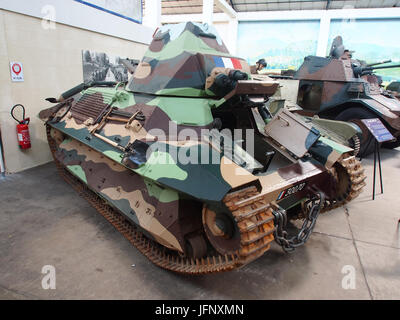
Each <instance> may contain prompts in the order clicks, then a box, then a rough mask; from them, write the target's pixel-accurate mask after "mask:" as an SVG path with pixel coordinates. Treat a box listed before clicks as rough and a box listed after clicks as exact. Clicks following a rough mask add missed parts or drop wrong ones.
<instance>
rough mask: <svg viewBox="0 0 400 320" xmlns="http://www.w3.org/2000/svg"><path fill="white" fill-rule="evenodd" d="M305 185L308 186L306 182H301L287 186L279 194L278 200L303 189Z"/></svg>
mask: <svg viewBox="0 0 400 320" xmlns="http://www.w3.org/2000/svg"><path fill="white" fill-rule="evenodd" d="M305 186H306V183H305V182H302V183H300V184H298V185H295V186H293V187H290V188H287V189H285V190H282V191H281V192H280V193H279V195H278V199H276V200H281V199H283V198H285V197H288V196H290V195H292V194H295V193H296V192H298V191H301V190H303V189H304V187H305Z"/></svg>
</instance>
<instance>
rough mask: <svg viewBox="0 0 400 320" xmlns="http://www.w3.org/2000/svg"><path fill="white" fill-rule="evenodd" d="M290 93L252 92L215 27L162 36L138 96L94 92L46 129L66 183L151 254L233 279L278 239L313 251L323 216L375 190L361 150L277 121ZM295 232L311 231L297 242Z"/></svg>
mask: <svg viewBox="0 0 400 320" xmlns="http://www.w3.org/2000/svg"><path fill="white" fill-rule="evenodd" d="M277 87H278V83H277V82H275V81H255V80H252V79H251V76H250V70H249V66H248V64H247V63H246V62H245V61H244V60H243V59H240V58H236V57H233V56H231V55H230V54H229V52H228V50H227V49H226V47H225V45H224V43H223V42H222V40H221V39H220V37H219V36H218V35H217V34H216V32H215V30H214V29H213V27H210V26H208V25H207V24H204V25H203V24H197V23H191V22H188V23H183V24H177V25H167V26H163V27H162V28H161V29H159V30H158V31H157V32H156V33H155V35H154V38H153V41H152V42H151V44H150V46H149V48H148V50H147V52H146V54H145V56H144V57H143V59H142V61H141V62H140V63H139V65H138V66H137V68H136V69H135V72H134V75H133V76H132V77H131V79H130V80H129V82H128V83H126V82H120V83H118V84H117V83H112V82H92V83H84V84H80V85H78V86H76V87H74V88H72V89H70V90H68V91H67V92H65V93H63V94H62V95H61V96H60V97H59V98H58V99H55V98H50V99H48V101H50V102H55V103H57V104H56V105H55V106H53V107H50V108H47V109H45V110H43V111H41V113H40V114H39V117H40V118H41V119H43V120H44V121H46V130H47V136H48V142H49V145H50V149H51V151H52V154H53V156H54V160H55V162H56V164H57V166H58V169H59V172H60V174H61V175H62V176H63V177H64V179H65V180H66V181H67V182H69V183H70V184H71V185H72V186H73V187H74V188H75V189H76V190H77V191H78V192H79V193H80V194H81V195H82V196H84V197H85V198H86V199H87V200H88V201H89V202H90V203H91V204H92V205H93V206H94V207H95V208H96V209H97V210H98V211H99V212H100V213H101V214H102V215H103V216H104V217H105V218H106V219H108V221H110V222H111V223H112V224H113V225H114V226H115V227H116V228H117V229H118V230H119V231H120V232H121V233H122V234H123V235H124V236H125V237H126V238H127V239H128V240H129V241H130V242H131V243H132V244H133V245H134V246H135V247H136V248H137V249H138V250H139V251H140V252H141V253H143V254H144V255H146V256H147V257H148V258H149V259H150V260H151V261H152V262H153V263H155V264H156V265H158V266H160V267H163V268H165V269H168V270H172V271H175V272H180V273H188V274H203V273H211V272H220V271H227V270H232V269H234V268H237V267H240V266H243V265H245V264H247V263H249V262H251V261H253V260H255V259H257V258H259V257H260V256H261V255H263V254H264V253H265V252H266V251H267V250H268V249H269V248H270V244H271V242H272V241H273V240H274V239H275V240H276V241H277V242H278V243H279V244H280V245H281V246H282V247H283V248H284V249H285V250H287V251H291V250H293V249H294V248H296V247H298V246H300V245H302V244H304V243H305V242H306V241H307V239H308V237H309V236H310V234H311V232H312V230H313V227H314V225H315V222H316V219H317V218H318V215H319V213H320V212H321V211H328V210H330V209H332V208H334V207H337V206H340V205H343V204H344V203H346V202H347V201H350V200H352V199H354V198H355V197H357V196H358V195H359V193H360V192H361V191H362V188H363V186H364V184H365V183H364V179H365V176H364V173H363V169H362V167H361V165H360V163H359V162H358V161H357V160H356V159H355V157H354V156H353V155H352V152H353V150H352V149H351V148H348V147H346V146H343V145H341V144H338V143H336V142H334V141H332V140H330V139H327V138H325V137H322V136H321V134H320V132H319V131H318V130H316V129H315V128H313V127H312V126H311V125H309V124H307V123H305V122H304V121H303V120H302V119H301V118H300V117H298V116H296V115H294V114H292V113H291V112H289V111H288V110H287V109H286V108H282V109H280V110H279V111H278V112H277V113H276V114H275V115H271V114H270V113H269V111H268V109H267V106H266V101H267V100H268V97H269V96H271V95H272V94H274V92H275V90H276V89H277ZM266 122H267V123H268V124H267V125H266V124H265V123H266ZM235 129H250V130H247V131H240V132H239V133H240V134H239V135H237V136H236V135H235V132H236V131H235ZM248 133H250V134H249V135H248ZM253 133H254V134H253ZM253 137H254V141H252V138H253ZM241 140H244V141H243V143H241ZM252 146H253V147H254V154H253V152H251V151H249V150H250V149H251V147H252ZM289 219H301V220H302V221H303V223H302V226H301V228H300V229H299V230H297V232H295V233H294V234H291V233H290V232H289V234H288V226H287V221H288V220H289Z"/></svg>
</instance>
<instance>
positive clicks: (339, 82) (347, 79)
mask: <svg viewBox="0 0 400 320" xmlns="http://www.w3.org/2000/svg"><path fill="white" fill-rule="evenodd" d="M395 67H400V65H383V66H382V65H381V63H376V64H370V65H367V64H366V63H365V62H364V61H361V60H355V59H352V57H351V52H350V51H349V50H346V49H345V48H344V46H343V41H342V38H341V37H340V36H338V37H336V38H335V39H334V41H333V43H332V47H331V50H330V54H329V56H328V57H326V58H324V57H318V56H307V57H305V58H304V62H303V64H302V65H301V66H300V68H299V69H298V70H297V72H296V73H295V75H294V77H293V79H294V80H293V79H291V78H290V77H284V78H282V77H279V76H273V75H272V77H274V78H281V79H280V80H279V82H280V84H281V85H282V86H287V87H289V88H290V89H289V90H286V92H287V94H288V96H287V97H286V98H287V99H293V95H294V99H295V100H292V101H293V102H296V103H297V104H298V105H299V106H300V107H301V108H302V109H303V110H300V111H298V112H299V113H301V114H303V115H307V116H313V115H318V116H319V117H321V118H327V119H335V120H342V121H350V122H353V123H355V124H357V126H358V127H359V128H360V129H361V131H362V134H361V135H360V140H361V151H360V154H361V155H362V156H365V155H367V154H369V153H371V152H372V151H373V150H374V143H373V142H371V141H372V139H373V138H372V135H371V134H370V133H369V131H368V130H367V128H366V127H365V126H364V124H363V123H362V122H361V119H367V118H379V119H381V121H382V122H383V123H384V124H385V126H386V127H387V128H388V129H389V131H390V132H391V133H392V135H393V136H394V137H396V138H397V137H399V136H400V102H399V101H397V100H396V99H394V97H393V96H391V95H390V94H388V93H387V92H385V91H383V90H382V89H381V88H380V82H381V81H380V79H379V77H377V76H376V75H375V74H373V71H374V70H377V69H385V68H395ZM290 90H291V92H289V91H290ZM399 145H400V139H397V141H396V142H390V143H386V144H385V145H384V146H386V147H389V148H394V147H398V146H399Z"/></svg>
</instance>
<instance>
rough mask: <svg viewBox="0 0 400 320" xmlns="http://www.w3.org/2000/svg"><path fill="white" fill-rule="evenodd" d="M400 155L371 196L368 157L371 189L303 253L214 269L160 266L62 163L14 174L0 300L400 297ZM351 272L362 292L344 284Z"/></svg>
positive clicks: (5, 186)
mask: <svg viewBox="0 0 400 320" xmlns="http://www.w3.org/2000/svg"><path fill="white" fill-rule="evenodd" d="M399 160H400V150H399V149H397V150H385V149H383V150H382V164H383V178H384V187H385V190H384V194H383V195H377V197H376V200H375V201H371V193H372V171H373V156H369V157H368V158H366V159H364V160H363V165H364V167H365V168H366V171H367V175H368V178H367V187H366V189H365V191H364V193H363V194H361V196H360V197H359V198H357V199H356V200H355V201H353V202H351V203H350V204H348V205H347V206H345V207H342V208H338V209H336V210H334V211H332V212H330V213H326V214H324V215H321V216H320V218H319V219H318V222H317V225H316V228H315V231H314V233H313V235H312V236H311V238H310V240H309V241H308V243H307V244H306V245H305V246H303V247H301V248H299V249H297V250H296V251H295V252H294V253H292V254H285V253H284V252H283V251H282V250H281V249H280V247H278V245H276V244H273V246H272V248H271V250H270V251H269V252H267V253H266V254H265V255H264V256H263V257H262V258H260V259H258V260H257V261H254V262H253V263H251V264H249V265H247V266H245V267H244V268H242V269H240V270H237V271H233V272H229V273H222V274H214V275H207V276H182V275H177V274H174V273H172V272H168V271H165V270H162V269H160V268H158V267H156V266H154V265H152V264H151V263H150V262H149V261H148V260H147V259H146V258H145V257H144V256H142V255H141V254H140V253H139V252H138V251H137V250H136V249H135V248H133V247H132V246H131V245H130V244H129V243H128V241H127V240H125V239H124V238H123V236H122V235H120V234H119V233H118V232H117V231H115V229H114V228H113V227H112V226H111V225H110V224H109V223H108V222H107V221H106V220H104V218H103V217H101V216H100V215H99V214H97V213H96V211H95V210H94V209H93V208H92V207H91V206H90V205H89V204H88V203H87V202H86V201H85V200H84V199H82V198H80V197H79V196H78V195H77V194H76V193H75V191H73V190H72V188H71V187H70V186H69V185H67V184H66V183H65V182H64V181H63V180H62V179H61V178H60V177H59V176H58V175H57V172H56V169H55V166H54V164H53V163H49V164H46V165H43V166H40V167H37V168H34V169H30V170H27V171H24V172H22V173H19V174H13V175H9V176H7V177H6V178H2V179H0V203H1V209H0V210H1V211H0V253H1V254H0V299H400V235H399V230H398V226H397V221H398V219H399V218H400V197H399V192H400V161H399ZM378 190H379V188H378ZM44 265H52V266H54V267H55V269H56V289H55V290H51V289H49V290H44V289H42V286H41V283H42V278H43V276H44V274H42V273H41V270H42V267H43V266H44ZM132 265H134V266H132ZM345 266H347V267H345ZM349 266H350V267H349ZM343 268H344V269H343ZM346 268H350V269H346ZM346 270H354V271H355V273H354V275H355V278H354V280H355V288H354V289H352V288H349V289H343V287H342V280H343V277H345V276H346V275H347V274H345V273H342V271H343V272H347V271H346Z"/></svg>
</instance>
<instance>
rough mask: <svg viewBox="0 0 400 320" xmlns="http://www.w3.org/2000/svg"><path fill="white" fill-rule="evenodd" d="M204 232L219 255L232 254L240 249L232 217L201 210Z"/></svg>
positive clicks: (226, 214) (237, 232)
mask: <svg viewBox="0 0 400 320" xmlns="http://www.w3.org/2000/svg"><path fill="white" fill-rule="evenodd" d="M203 226H204V231H205V233H206V235H207V238H208V240H210V242H211V244H212V245H213V247H214V248H215V249H216V250H217V251H218V252H219V253H220V254H233V253H235V252H236V251H237V250H239V249H240V233H239V230H238V228H237V225H236V221H235V220H234V218H233V216H232V215H231V214H230V213H227V212H216V211H214V210H212V209H210V208H207V207H204V208H203Z"/></svg>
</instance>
